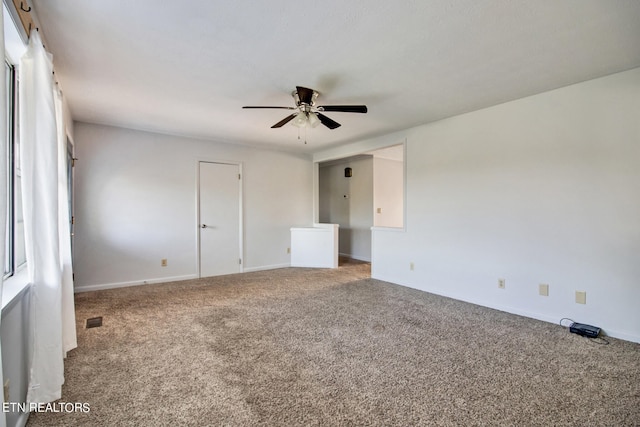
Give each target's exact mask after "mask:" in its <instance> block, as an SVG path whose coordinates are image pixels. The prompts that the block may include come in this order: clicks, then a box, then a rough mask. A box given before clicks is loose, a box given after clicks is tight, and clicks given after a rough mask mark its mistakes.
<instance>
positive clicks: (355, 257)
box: [338, 252, 371, 262]
mask: <svg viewBox="0 0 640 427" xmlns="http://www.w3.org/2000/svg"><path fill="white" fill-rule="evenodd" d="M338 255H340V256H341V257H346V258H351V259H355V260H357V261H364V262H371V258H365V257H361V256H355V255H351V254H345V253H342V252H339V253H338Z"/></svg>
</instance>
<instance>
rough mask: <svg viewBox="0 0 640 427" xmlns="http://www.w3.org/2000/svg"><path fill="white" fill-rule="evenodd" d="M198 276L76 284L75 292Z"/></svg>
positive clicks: (150, 283) (188, 278)
mask: <svg viewBox="0 0 640 427" xmlns="http://www.w3.org/2000/svg"><path fill="white" fill-rule="evenodd" d="M197 278H198V276H197V275H195V274H187V275H184V276H173V277H159V278H156V279H146V280H133V281H130V282H117V283H102V284H98V285H80V286H76V287H75V289H74V290H73V291H74V292H75V293H79V292H90V291H101V290H104V289H116V288H126V287H129V286H140V285H152V284H157V283H169V282H179V281H182V280H191V279H197Z"/></svg>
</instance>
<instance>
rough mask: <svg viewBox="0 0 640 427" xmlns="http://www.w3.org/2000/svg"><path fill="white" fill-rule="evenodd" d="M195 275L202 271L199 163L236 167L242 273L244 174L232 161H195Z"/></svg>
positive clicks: (242, 271) (199, 275) (199, 274)
mask: <svg viewBox="0 0 640 427" xmlns="http://www.w3.org/2000/svg"><path fill="white" fill-rule="evenodd" d="M195 162H196V274H197V277H202V271H201V268H200V163H217V164H223V165H234V166H238V173H239V174H240V178H239V179H238V203H239V206H238V211H239V218H238V247H239V253H238V258H239V259H240V260H241V261H242V262H241V263H240V271H239V273H244V271H245V269H244V262H245V260H244V211H243V203H242V202H243V200H244V196H243V191H242V189H243V185H242V183H243V182H244V172H243V163H242V162H238V161H233V160H219V159H218V160H214V159H207V158H198V159H196V161H195Z"/></svg>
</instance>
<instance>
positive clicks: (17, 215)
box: [4, 61, 26, 277]
mask: <svg viewBox="0 0 640 427" xmlns="http://www.w3.org/2000/svg"><path fill="white" fill-rule="evenodd" d="M4 66H5V72H6V82H5V85H6V91H7V105H6V107H7V108H6V113H7V117H6V118H5V119H6V121H7V135H6V138H7V201H6V202H7V203H6V206H7V224H6V241H5V260H4V275H5V277H8V276H11V275H13V273H14V272H15V271H16V270H17V269H18V268H20V267H21V266H22V265H24V263H25V261H26V253H25V246H24V217H23V214H22V197H21V196H22V190H21V185H22V182H21V174H20V159H19V153H20V147H19V145H18V144H19V143H18V141H19V140H18V137H17V136H18V135H17V133H18V126H17V123H18V120H17V111H18V108H17V93H18V91H17V86H18V83H17V78H16V70H15V67H14V66H13V65H11V64H10V63H9V62H7V61H5V65H4Z"/></svg>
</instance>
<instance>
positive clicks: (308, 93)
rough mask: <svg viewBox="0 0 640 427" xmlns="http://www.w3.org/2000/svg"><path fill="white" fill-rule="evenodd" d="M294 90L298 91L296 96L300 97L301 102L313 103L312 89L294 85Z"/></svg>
mask: <svg viewBox="0 0 640 427" xmlns="http://www.w3.org/2000/svg"><path fill="white" fill-rule="evenodd" d="M296 91H297V92H298V98H299V99H300V102H301V103H303V104H307V105H312V104H313V89H309V88H306V87H302V86H296Z"/></svg>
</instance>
